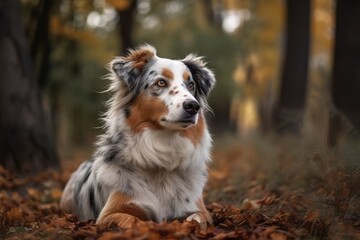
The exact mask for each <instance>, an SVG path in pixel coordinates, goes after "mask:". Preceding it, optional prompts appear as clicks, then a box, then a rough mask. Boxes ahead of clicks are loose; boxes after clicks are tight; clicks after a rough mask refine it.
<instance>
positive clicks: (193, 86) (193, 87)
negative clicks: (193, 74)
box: [188, 82, 195, 91]
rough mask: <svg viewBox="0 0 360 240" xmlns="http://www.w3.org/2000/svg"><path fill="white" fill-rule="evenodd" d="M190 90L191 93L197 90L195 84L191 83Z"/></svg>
mask: <svg viewBox="0 0 360 240" xmlns="http://www.w3.org/2000/svg"><path fill="white" fill-rule="evenodd" d="M188 89H189V90H190V91H194V89H195V84H194V83H193V82H191V83H189V85H188Z"/></svg>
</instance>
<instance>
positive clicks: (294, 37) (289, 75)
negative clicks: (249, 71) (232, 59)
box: [274, 0, 310, 132]
mask: <svg viewBox="0 0 360 240" xmlns="http://www.w3.org/2000/svg"><path fill="white" fill-rule="evenodd" d="M286 16H287V20H286V49H285V55H284V59H283V66H282V76H281V83H280V93H279V99H278V105H277V108H276V110H275V116H274V118H275V119H274V120H275V127H276V128H277V130H280V131H291V132H297V131H298V130H299V129H300V125H301V122H302V115H303V111H304V108H305V98H306V89H307V77H308V57H309V37H310V0H302V1H298V0H287V1H286Z"/></svg>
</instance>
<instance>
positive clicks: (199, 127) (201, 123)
mask: <svg viewBox="0 0 360 240" xmlns="http://www.w3.org/2000/svg"><path fill="white" fill-rule="evenodd" d="M204 130H205V120H204V117H203V116H202V114H201V113H200V114H199V119H198V122H197V124H196V125H195V126H192V127H189V128H187V129H184V130H181V131H180V135H181V136H183V137H186V138H188V139H190V140H191V142H192V143H193V144H194V145H197V144H199V143H200V141H201V138H202V137H203V135H204Z"/></svg>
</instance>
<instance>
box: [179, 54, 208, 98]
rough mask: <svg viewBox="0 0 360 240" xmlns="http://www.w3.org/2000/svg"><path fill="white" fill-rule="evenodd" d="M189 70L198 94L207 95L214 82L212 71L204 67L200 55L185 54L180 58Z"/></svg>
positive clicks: (204, 64)
mask: <svg viewBox="0 0 360 240" xmlns="http://www.w3.org/2000/svg"><path fill="white" fill-rule="evenodd" d="M181 61H182V62H183V63H184V64H185V65H186V66H187V67H188V69H189V70H190V72H191V75H192V77H193V79H194V81H195V83H196V86H197V89H198V91H199V94H200V95H203V96H205V97H207V96H208V95H209V93H210V91H211V89H212V88H213V86H214V84H215V76H214V74H213V72H212V71H211V70H210V69H208V68H207V67H206V63H205V62H204V61H203V58H202V57H197V56H196V55H194V54H189V55H187V56H186V57H185V58H184V59H183V60H181Z"/></svg>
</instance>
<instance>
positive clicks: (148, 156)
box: [128, 129, 211, 171]
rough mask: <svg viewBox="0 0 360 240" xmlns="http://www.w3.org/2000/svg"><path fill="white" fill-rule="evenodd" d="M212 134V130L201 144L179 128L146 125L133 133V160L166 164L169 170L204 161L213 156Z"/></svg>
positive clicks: (158, 165)
mask: <svg viewBox="0 0 360 240" xmlns="http://www.w3.org/2000/svg"><path fill="white" fill-rule="evenodd" d="M210 148H211V137H210V134H209V133H208V131H205V133H204V136H203V137H202V140H201V142H200V143H199V144H196V145H194V144H193V143H192V142H191V140H190V139H188V138H186V137H183V136H181V135H180V134H179V132H176V131H171V130H153V129H146V130H144V131H143V132H141V133H137V134H135V135H133V138H132V141H131V143H129V151H130V153H131V154H130V156H131V157H130V158H131V159H128V160H129V161H132V163H133V164H136V165H138V166H140V167H143V168H163V169H166V170H168V171H172V170H174V169H177V168H180V169H187V168H189V167H192V166H199V165H203V164H205V163H206V161H208V160H209V159H210Z"/></svg>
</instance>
